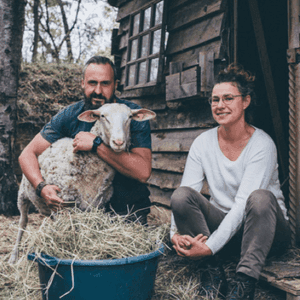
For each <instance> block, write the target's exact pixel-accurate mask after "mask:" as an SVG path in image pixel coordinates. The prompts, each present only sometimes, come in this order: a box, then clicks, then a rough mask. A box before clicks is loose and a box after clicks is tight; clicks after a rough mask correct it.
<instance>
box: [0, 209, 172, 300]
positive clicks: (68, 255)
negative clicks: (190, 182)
mask: <svg viewBox="0 0 300 300" xmlns="http://www.w3.org/2000/svg"><path fill="white" fill-rule="evenodd" d="M16 229H17V228H16ZM168 230H169V226H168V225H161V226H155V227H152V226H148V227H145V226H142V225H140V224H138V223H137V222H127V221H126V220H125V217H121V216H110V215H109V214H105V213H103V211H102V210H97V209H93V210H92V211H90V212H82V211H79V210H77V209H76V208H74V209H66V210H63V211H60V212H59V213H58V214H57V215H55V221H53V220H52V219H51V218H45V219H44V220H43V221H42V224H41V226H40V227H39V229H38V230H36V229H33V230H31V229H30V228H28V229H27V230H26V234H24V239H23V241H22V245H21V247H20V253H21V254H20V256H21V257H20V259H19V261H18V263H17V264H16V265H15V266H11V265H9V264H8V263H7V260H8V258H9V255H6V256H5V257H3V259H1V261H0V299H7V300H8V299H14V300H16V299H27V300H29V299H30V300H35V299H40V297H41V292H40V286H39V278H38V272H37V264H36V263H35V262H30V261H28V260H27V255H28V253H32V252H35V253H36V255H37V256H39V255H40V254H41V253H45V254H48V255H50V256H55V257H58V258H61V259H74V260H85V259H87V260H100V259H116V258H124V257H131V256H138V255H142V254H147V253H150V252H152V251H155V250H158V249H159V246H160V245H161V243H163V241H164V239H165V237H166V236H167V235H168Z"/></svg>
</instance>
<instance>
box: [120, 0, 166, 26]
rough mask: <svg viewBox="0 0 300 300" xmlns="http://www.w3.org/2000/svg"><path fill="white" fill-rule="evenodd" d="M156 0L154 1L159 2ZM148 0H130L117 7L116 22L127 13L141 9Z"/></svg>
mask: <svg viewBox="0 0 300 300" xmlns="http://www.w3.org/2000/svg"><path fill="white" fill-rule="evenodd" d="M159 1H160V0H157V1H156V2H159ZM149 2H150V1H149V0H134V1H130V2H128V3H126V4H124V5H122V6H121V7H120V8H119V11H118V15H117V20H116V21H117V22H119V21H120V20H122V19H123V18H125V17H127V16H128V15H130V14H132V13H134V12H135V11H136V10H139V9H142V8H143V7H145V6H147V5H148V4H149Z"/></svg>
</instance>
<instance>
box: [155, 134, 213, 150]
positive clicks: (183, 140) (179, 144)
mask: <svg viewBox="0 0 300 300" xmlns="http://www.w3.org/2000/svg"><path fill="white" fill-rule="evenodd" d="M206 130H207V129H190V130H176V131H166V132H152V133H151V139H152V151H153V152H188V151H189V150H190V147H191V145H192V143H193V141H194V139H195V138H196V137H197V136H198V135H200V134H201V133H203V132H205V131H206Z"/></svg>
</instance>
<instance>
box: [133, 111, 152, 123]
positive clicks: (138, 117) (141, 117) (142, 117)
mask: <svg viewBox="0 0 300 300" xmlns="http://www.w3.org/2000/svg"><path fill="white" fill-rule="evenodd" d="M131 112H132V119H133V120H135V121H140V122H141V121H146V120H151V119H154V118H155V117H156V113H155V112H154V111H152V110H149V109H146V108H141V109H132V110H131Z"/></svg>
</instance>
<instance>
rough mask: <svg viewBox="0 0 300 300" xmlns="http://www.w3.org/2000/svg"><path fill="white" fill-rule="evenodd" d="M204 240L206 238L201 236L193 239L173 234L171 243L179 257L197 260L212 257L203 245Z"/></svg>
mask: <svg viewBox="0 0 300 300" xmlns="http://www.w3.org/2000/svg"><path fill="white" fill-rule="evenodd" d="M206 240H207V236H204V235H203V234H198V235H197V236H196V237H194V238H192V237H191V236H189V235H179V234H175V235H174V236H173V238H172V243H173V244H174V246H173V248H174V249H175V250H176V252H177V254H178V255H179V256H182V257H186V258H190V259H194V260H197V259H201V258H203V257H205V256H210V255H212V252H211V250H210V249H209V248H208V247H207V246H206V244H205V242H206Z"/></svg>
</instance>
